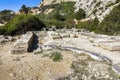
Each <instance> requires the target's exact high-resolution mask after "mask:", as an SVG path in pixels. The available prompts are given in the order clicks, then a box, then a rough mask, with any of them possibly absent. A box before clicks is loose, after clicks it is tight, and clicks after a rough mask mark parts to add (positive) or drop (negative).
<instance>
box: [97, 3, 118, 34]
mask: <svg viewBox="0 0 120 80" xmlns="http://www.w3.org/2000/svg"><path fill="white" fill-rule="evenodd" d="M98 30H99V32H101V33H105V34H109V35H114V34H115V35H116V34H119V33H120V5H118V6H116V7H115V8H114V9H113V10H112V11H111V12H110V14H109V15H107V16H106V17H105V19H104V20H103V21H102V22H101V23H100V25H99V27H98Z"/></svg>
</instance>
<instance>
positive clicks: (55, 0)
mask: <svg viewBox="0 0 120 80" xmlns="http://www.w3.org/2000/svg"><path fill="white" fill-rule="evenodd" d="M69 1H72V2H76V1H77V0H42V2H41V4H40V5H44V6H45V5H51V4H57V3H61V2H69ZM40 5H39V6H40Z"/></svg>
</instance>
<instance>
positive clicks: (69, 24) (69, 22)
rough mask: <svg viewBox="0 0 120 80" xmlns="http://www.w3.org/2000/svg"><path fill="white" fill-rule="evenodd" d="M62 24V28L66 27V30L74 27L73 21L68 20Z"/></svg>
mask: <svg viewBox="0 0 120 80" xmlns="http://www.w3.org/2000/svg"><path fill="white" fill-rule="evenodd" d="M63 24H64V27H66V28H67V29H71V28H73V27H76V25H75V22H74V20H73V19H68V20H66V21H64V22H63Z"/></svg>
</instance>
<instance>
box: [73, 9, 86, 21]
mask: <svg viewBox="0 0 120 80" xmlns="http://www.w3.org/2000/svg"><path fill="white" fill-rule="evenodd" d="M85 17H86V13H85V11H84V10H82V9H79V11H78V12H76V13H75V18H76V19H77V20H80V19H84V18H85Z"/></svg>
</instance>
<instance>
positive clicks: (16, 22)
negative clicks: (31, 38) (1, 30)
mask: <svg viewBox="0 0 120 80" xmlns="http://www.w3.org/2000/svg"><path fill="white" fill-rule="evenodd" d="M43 27H45V25H44V23H43V22H42V21H40V20H39V19H38V18H36V17H35V16H32V15H18V16H16V17H15V18H14V19H12V20H11V21H10V22H8V23H7V24H6V25H5V30H6V32H5V33H6V34H12V35H14V34H22V33H25V32H26V31H34V30H41V29H42V28H43Z"/></svg>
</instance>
